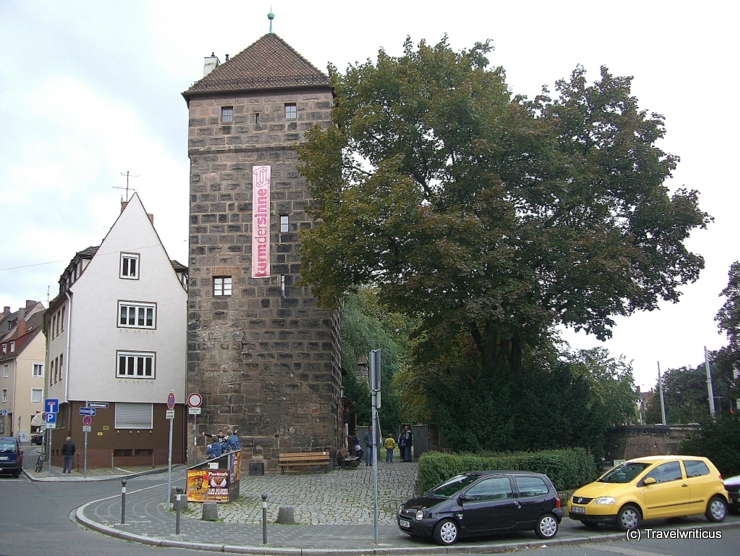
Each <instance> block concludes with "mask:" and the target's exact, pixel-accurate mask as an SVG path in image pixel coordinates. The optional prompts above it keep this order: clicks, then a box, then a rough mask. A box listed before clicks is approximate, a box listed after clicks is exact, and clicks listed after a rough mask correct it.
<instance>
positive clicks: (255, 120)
mask: <svg viewBox="0 0 740 556" xmlns="http://www.w3.org/2000/svg"><path fill="white" fill-rule="evenodd" d="M254 125H260V114H259V112H257V113H256V114H255V115H254Z"/></svg>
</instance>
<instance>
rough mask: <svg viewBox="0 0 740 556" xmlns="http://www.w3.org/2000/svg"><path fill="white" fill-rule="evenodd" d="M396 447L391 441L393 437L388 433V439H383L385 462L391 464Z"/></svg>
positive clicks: (393, 441)
mask: <svg viewBox="0 0 740 556" xmlns="http://www.w3.org/2000/svg"><path fill="white" fill-rule="evenodd" d="M395 447H396V441H395V440H393V435H392V434H391V433H388V438H386V439H385V462H386V463H393V450H394V449H395Z"/></svg>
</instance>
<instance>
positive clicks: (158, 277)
mask: <svg viewBox="0 0 740 556" xmlns="http://www.w3.org/2000/svg"><path fill="white" fill-rule="evenodd" d="M186 284H187V268H186V267H184V266H183V265H181V264H180V263H177V262H176V261H171V260H170V259H169V257H168V256H167V252H166V251H165V249H164V246H163V245H162V242H161V241H160V239H159V236H158V235H157V232H156V231H155V229H154V225H153V217H151V216H150V215H148V214H147V213H146V210H145V209H144V206H143V205H142V203H141V200H140V199H139V197H138V195H134V196H133V197H132V198H131V200H130V201H129V202H128V203H124V204H123V206H122V209H121V214H120V216H119V217H118V219H117V220H116V222H115V224H114V225H113V227H112V228H111V230H110V232H109V233H108V235H107V236H106V237H105V239H103V242H102V243H101V244H100V246H98V247H90V248H88V249H85V250H83V251H80V252H78V253H77V254H76V255H75V257H74V258H73V259H72V261H71V262H70V264H69V265H68V266H67V268H66V270H65V271H64V274H62V276H61V278H60V280H59V295H58V296H57V297H56V298H55V299H54V300H53V301H52V302H51V304H50V307H49V310H48V311H47V314H46V319H45V324H44V331H45V333H46V336H47V345H48V348H47V359H46V371H47V373H46V374H47V381H46V382H47V394H46V397H47V398H50V399H57V400H59V413H58V415H57V425H56V430H55V432H54V435H53V440H52V457H53V462H54V464H55V465H57V464H61V455H60V451H59V450H60V448H61V446H62V443H63V442H64V437H65V436H67V435H69V436H71V437H72V440H73V442H75V444H76V445H77V448H78V450H77V458H78V460H77V461H76V463H75V465H76V466H79V465H81V459H79V458H81V457H82V456H83V454H82V445H83V436H84V432H83V431H84V429H83V426H85V423H84V421H83V417H82V416H81V415H80V408H81V407H83V406H86V405H90V406H93V407H94V406H97V407H96V408H95V411H96V415H95V416H93V417H92V418H91V419H90V421H91V424H90V425H87V426H88V427H89V431H88V434H87V439H88V449H87V465H88V467H102V466H110V465H111V464H112V463H113V462H115V465H144V464H149V463H152V462H156V463H166V462H167V459H168V437H169V420H168V419H167V418H166V410H167V401H168V396H169V394H170V393H174V396H175V400H176V401H177V404H176V406H175V410H176V415H175V419H174V423H173V424H174V434H173V439H174V441H173V461H174V462H176V463H177V462H181V461H185V444H184V441H183V437H184V426H185V417H186V416H185V415H184V413H183V411H182V408H183V405H182V404H183V402H185V385H186V353H187V350H186V314H187V313H186V310H187V291H186ZM106 404H107V407H106Z"/></svg>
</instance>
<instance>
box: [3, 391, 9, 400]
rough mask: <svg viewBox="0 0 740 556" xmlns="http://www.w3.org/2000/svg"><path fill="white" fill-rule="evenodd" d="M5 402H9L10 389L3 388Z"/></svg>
mask: <svg viewBox="0 0 740 556" xmlns="http://www.w3.org/2000/svg"><path fill="white" fill-rule="evenodd" d="M3 403H8V389H7V388H3Z"/></svg>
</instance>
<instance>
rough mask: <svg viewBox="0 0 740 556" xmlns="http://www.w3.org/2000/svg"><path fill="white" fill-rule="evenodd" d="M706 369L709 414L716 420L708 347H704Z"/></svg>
mask: <svg viewBox="0 0 740 556" xmlns="http://www.w3.org/2000/svg"><path fill="white" fill-rule="evenodd" d="M704 368H705V369H706V371H707V396H708V397H709V414H710V415H711V416H712V419H714V389H713V388H712V372H711V371H710V370H709V356H707V346H704Z"/></svg>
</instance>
